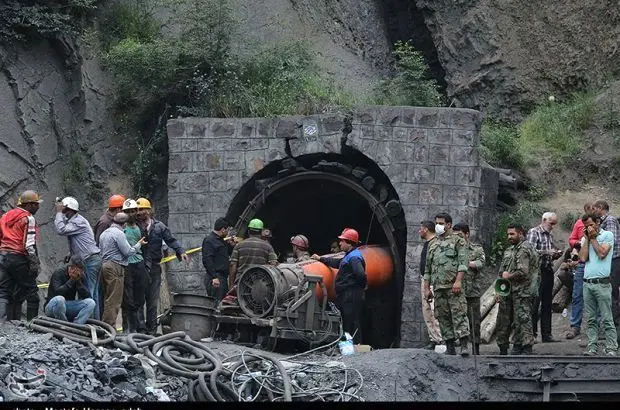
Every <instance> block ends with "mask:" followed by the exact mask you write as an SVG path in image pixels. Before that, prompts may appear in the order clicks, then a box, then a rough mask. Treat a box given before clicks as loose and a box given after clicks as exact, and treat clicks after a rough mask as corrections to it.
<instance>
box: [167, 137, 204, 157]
mask: <svg viewBox="0 0 620 410" xmlns="http://www.w3.org/2000/svg"><path fill="white" fill-rule="evenodd" d="M197 141H198V140H197V139H195V138H175V139H168V149H169V151H170V153H179V152H187V151H196V150H197V145H198V144H197Z"/></svg>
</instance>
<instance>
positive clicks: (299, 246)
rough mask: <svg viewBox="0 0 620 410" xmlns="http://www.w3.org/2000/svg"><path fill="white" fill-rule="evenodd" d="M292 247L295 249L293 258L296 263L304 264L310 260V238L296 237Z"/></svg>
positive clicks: (293, 239) (292, 241)
mask: <svg viewBox="0 0 620 410" xmlns="http://www.w3.org/2000/svg"><path fill="white" fill-rule="evenodd" d="M291 245H292V247H293V258H294V259H295V263H297V262H303V261H307V260H309V259H310V254H309V253H308V248H309V245H308V238H306V236H305V235H295V236H293V237H292V238H291Z"/></svg>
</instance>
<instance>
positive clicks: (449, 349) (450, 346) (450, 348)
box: [446, 339, 456, 356]
mask: <svg viewBox="0 0 620 410" xmlns="http://www.w3.org/2000/svg"><path fill="white" fill-rule="evenodd" d="M446 354H449V355H452V356H454V355H456V347H455V346H454V339H452V340H446Z"/></svg>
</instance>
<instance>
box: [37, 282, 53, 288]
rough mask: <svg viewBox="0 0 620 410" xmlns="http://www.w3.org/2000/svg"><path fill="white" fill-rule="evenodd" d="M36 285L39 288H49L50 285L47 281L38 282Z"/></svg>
mask: <svg viewBox="0 0 620 410" xmlns="http://www.w3.org/2000/svg"><path fill="white" fill-rule="evenodd" d="M37 287H38V288H39V289H47V288H49V287H50V284H49V283H39V284H38V285H37Z"/></svg>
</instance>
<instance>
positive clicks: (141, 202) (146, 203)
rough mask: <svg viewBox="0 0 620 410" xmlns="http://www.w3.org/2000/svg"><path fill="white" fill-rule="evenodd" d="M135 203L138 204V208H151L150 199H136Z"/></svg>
mask: <svg viewBox="0 0 620 410" xmlns="http://www.w3.org/2000/svg"><path fill="white" fill-rule="evenodd" d="M136 204H138V209H151V201H149V200H148V199H146V198H138V199H136Z"/></svg>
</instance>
